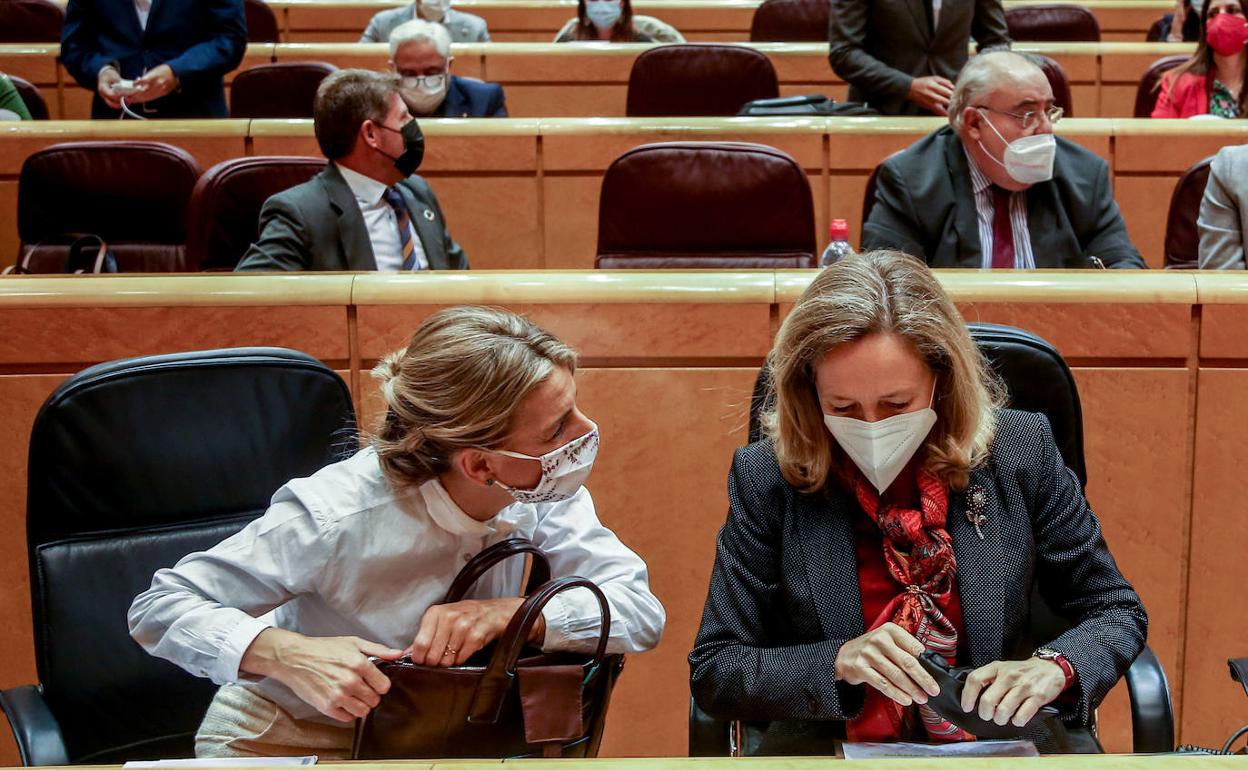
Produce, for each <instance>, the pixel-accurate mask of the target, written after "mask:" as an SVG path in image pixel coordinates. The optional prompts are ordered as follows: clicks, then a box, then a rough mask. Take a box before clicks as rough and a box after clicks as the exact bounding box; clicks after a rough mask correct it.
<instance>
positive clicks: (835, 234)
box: [819, 219, 854, 267]
mask: <svg viewBox="0 0 1248 770" xmlns="http://www.w3.org/2000/svg"><path fill="white" fill-rule="evenodd" d="M828 235H829V237H830V240H829V242H828V247H827V248H826V249H824V250H823V256H821V257H819V267H827V266H828V265H830V264H832V263H833V262H840V261H841V260H842V259H845V258H846V257H848V256H850V255H851V254H853V253H854V250H853V248H852V247H851V246H850V245H849V223H848V222H846V221H845V220H844V219H833V220H832V226H831V227H829V228H828Z"/></svg>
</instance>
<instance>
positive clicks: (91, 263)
mask: <svg viewBox="0 0 1248 770" xmlns="http://www.w3.org/2000/svg"><path fill="white" fill-rule="evenodd" d="M39 245H40V244H36V245H35V247H34V248H32V249H29V250H28V251H27V252H26V254H25V255H24V256H23V257H22V258H21V260H19V261H18V263H17V264H16V265H10V266H9V267H6V268H5V269H4V271H3V272H4V275H31V274H34V273H55V272H62V273H75V274H84V273H85V274H96V273H115V272H117V257H115V256H113V252H112V251H111V250H110V249H109V248H108V244H107V243H105V242H104V239H103V238H101V237H100V236H98V235H80V236H77V237H76V238H74V240H73V242H71V243H70V244H69V253H68V255H67V256H66V258H65V263H64V266H63V268H60V269H55V268H52V267H51V266H49V265H48V260H47V259H46V258H42V257H41V256H40V250H39ZM58 267H59V266H58Z"/></svg>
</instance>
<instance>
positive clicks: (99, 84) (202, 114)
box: [61, 0, 247, 118]
mask: <svg viewBox="0 0 1248 770" xmlns="http://www.w3.org/2000/svg"><path fill="white" fill-rule="evenodd" d="M246 50H247V22H246V20H245V19H244V17H243V2H242V0H159V3H156V4H153V0H69V5H68V6H66V8H65V26H64V27H63V28H62V30H61V61H62V62H63V63H64V65H65V69H67V70H69V73H70V74H71V75H73V76H74V80H76V81H78V85H80V86H82V87H83V88H86V89H87V90H89V91H94V92H95V97H94V98H93V99H92V100H91V117H93V118H116V117H118V116H119V115H120V114H121V112H120V110H121V102H122V100H123V99H124V100H125V103H126V106H127V107H128V108H129V109H131V110H132V111H134V112H136V113H139V114H141V115H143V117H148V118H226V117H229V114H230V111H229V109H228V108H227V107H226V104H225V85H224V78H225V74H226V73H227V72H229V71H230V70H232V69H234V68H235V67H237V66H238V64H239V62H241V61H242V60H243V53H244V52H245V51H246ZM123 79H125V80H130V81H133V88H132V89H126V88H125V84H124V83H122V82H121V81H122V80H123ZM140 105H141V106H142V108H141V109H140Z"/></svg>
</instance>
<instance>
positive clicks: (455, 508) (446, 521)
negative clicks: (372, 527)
mask: <svg viewBox="0 0 1248 770" xmlns="http://www.w3.org/2000/svg"><path fill="white" fill-rule="evenodd" d="M420 496H421V499H422V500H424V503H425V510H427V511H428V512H429V518H431V519H433V523H434V524H437V525H438V526H439V527H441V528H442V529H444V530H446V531H447V532H450V533H451V534H452V535H476V536H478V537H486V536H489V535H493V534H497V533H507V532H510V531H512V530H513V529H515V522H513V521H512V520H511V519H512V518H513V517H512V515H511V513H512V511H511V509H512V508H515V507H517V506H516V505H509V506H507V507H506V508H504V509H503V510H501V511H499V512H498V513H497V514H496V515H495V516H494V518H492V519H488V520H486V521H478V520H476V519H474V518H472V517H471V516H469V515H468V514H466V513H464V509H462V508H460V507H459V505H458V504H456V502H455V501H454V500H452V499H451V495H450V494H449V493H448V492H447V491H446V487H444V486H442V482H441V481H438V480H437V479H436V478H435V479H430V480H428V481H426V482H425V483H424V484H421V485H420Z"/></svg>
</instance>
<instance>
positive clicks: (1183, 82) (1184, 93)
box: [1153, 72, 1213, 118]
mask: <svg viewBox="0 0 1248 770" xmlns="http://www.w3.org/2000/svg"><path fill="white" fill-rule="evenodd" d="M1212 94H1213V78H1212V77H1210V76H1209V75H1198V74H1196V73H1195V72H1184V73H1183V74H1182V75H1180V76H1179V77H1177V78H1172V77H1165V76H1163V77H1162V79H1161V94H1160V95H1159V96H1158V97H1157V106H1156V107H1154V108H1153V117H1154V118H1190V117H1191V116H1193V115H1208V114H1209V98H1210V96H1211V95H1212Z"/></svg>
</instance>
